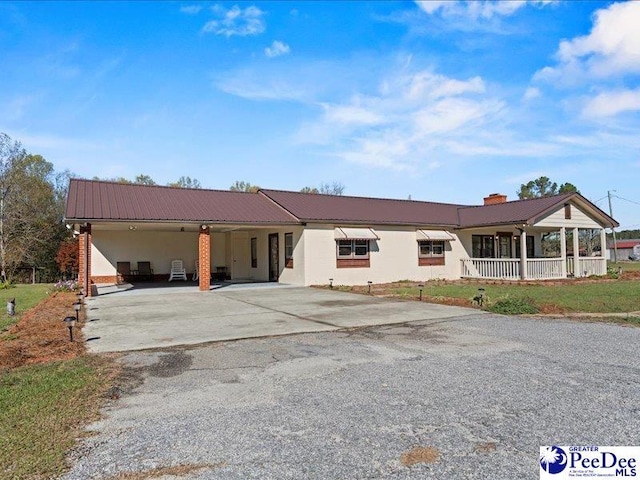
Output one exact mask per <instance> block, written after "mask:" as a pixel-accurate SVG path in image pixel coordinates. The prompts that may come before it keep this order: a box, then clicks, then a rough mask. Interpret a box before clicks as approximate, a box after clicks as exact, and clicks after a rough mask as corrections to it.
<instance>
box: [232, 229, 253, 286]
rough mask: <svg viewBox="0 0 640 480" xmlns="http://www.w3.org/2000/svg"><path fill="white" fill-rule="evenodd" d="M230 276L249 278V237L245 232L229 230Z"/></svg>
mask: <svg viewBox="0 0 640 480" xmlns="http://www.w3.org/2000/svg"><path fill="white" fill-rule="evenodd" d="M231 255H232V264H231V278H233V279H234V280H235V279H242V278H249V260H250V258H249V255H250V252H249V237H248V236H247V233H246V232H231Z"/></svg>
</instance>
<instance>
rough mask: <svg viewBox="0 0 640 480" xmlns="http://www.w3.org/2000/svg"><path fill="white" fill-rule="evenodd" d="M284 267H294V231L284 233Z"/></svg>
mask: <svg viewBox="0 0 640 480" xmlns="http://www.w3.org/2000/svg"><path fill="white" fill-rule="evenodd" d="M284 267H285V268H293V233H285V234H284Z"/></svg>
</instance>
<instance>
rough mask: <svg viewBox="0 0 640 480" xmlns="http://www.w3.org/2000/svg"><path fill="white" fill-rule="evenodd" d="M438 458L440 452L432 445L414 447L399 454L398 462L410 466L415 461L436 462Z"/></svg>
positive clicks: (415, 462)
mask: <svg viewBox="0 0 640 480" xmlns="http://www.w3.org/2000/svg"><path fill="white" fill-rule="evenodd" d="M439 459H440V452H439V451H438V449H437V448H434V447H415V448H412V449H411V450H409V451H408V452H405V453H403V454H402V455H401V456H400V462H401V463H402V464H403V465H404V466H406V467H410V466H411V465H415V464H417V463H436V462H437V461H438V460H439Z"/></svg>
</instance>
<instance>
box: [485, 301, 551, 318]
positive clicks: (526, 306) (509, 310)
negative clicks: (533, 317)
mask: <svg viewBox="0 0 640 480" xmlns="http://www.w3.org/2000/svg"><path fill="white" fill-rule="evenodd" d="M487 310H489V311H491V312H494V313H501V314H502V315H523V314H533V313H538V312H539V311H540V309H538V307H536V305H535V304H534V302H533V300H532V299H531V298H528V297H505V298H501V299H499V300H496V302H495V303H492V304H491V305H489V307H487Z"/></svg>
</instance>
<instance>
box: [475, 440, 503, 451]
mask: <svg viewBox="0 0 640 480" xmlns="http://www.w3.org/2000/svg"><path fill="white" fill-rule="evenodd" d="M497 447H498V446H497V445H496V442H482V443H476V445H475V446H474V447H473V451H474V452H477V453H493V452H495V451H496V449H497Z"/></svg>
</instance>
